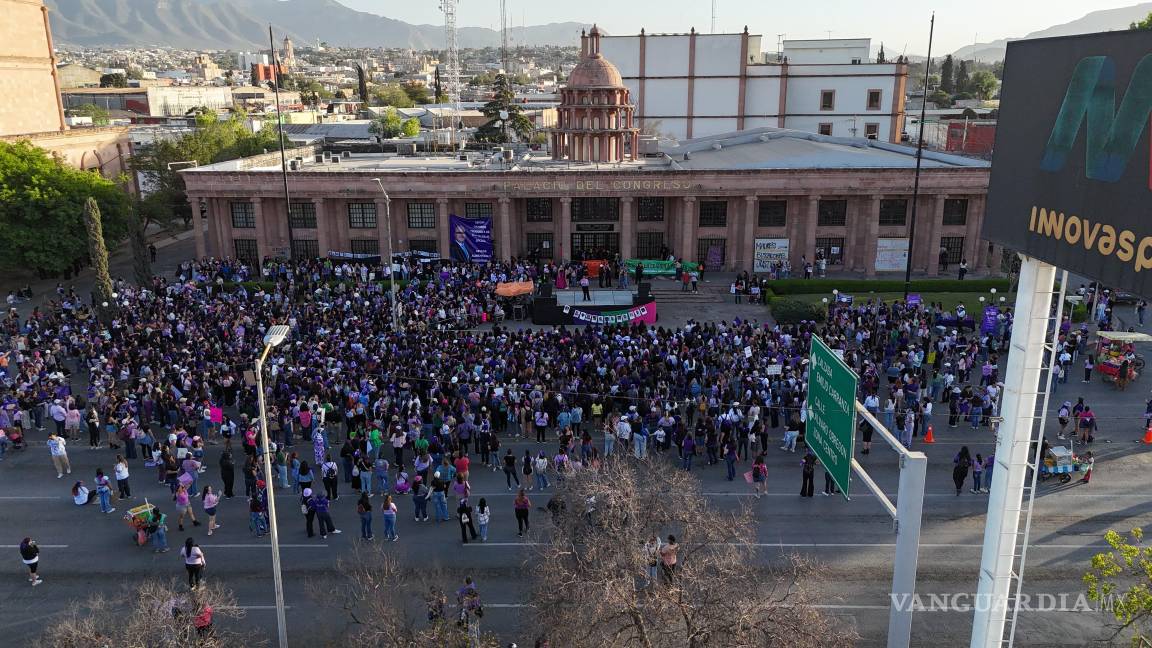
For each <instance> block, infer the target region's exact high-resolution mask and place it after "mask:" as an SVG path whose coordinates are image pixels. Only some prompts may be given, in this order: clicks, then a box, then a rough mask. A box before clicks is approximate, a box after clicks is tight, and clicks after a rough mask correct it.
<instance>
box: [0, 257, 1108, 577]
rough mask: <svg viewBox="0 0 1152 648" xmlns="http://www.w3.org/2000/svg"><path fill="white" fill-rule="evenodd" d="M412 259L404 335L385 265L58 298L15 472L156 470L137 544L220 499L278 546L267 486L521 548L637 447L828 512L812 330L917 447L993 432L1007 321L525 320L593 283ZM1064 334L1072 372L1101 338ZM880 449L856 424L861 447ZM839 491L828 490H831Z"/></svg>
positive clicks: (222, 274) (197, 568)
mask: <svg viewBox="0 0 1152 648" xmlns="http://www.w3.org/2000/svg"><path fill="white" fill-rule="evenodd" d="M402 265H403V268H402V271H401V273H399V274H400V276H401V277H402V279H403V281H401V282H399V284H402V285H399V284H398V287H397V289H396V295H397V299H398V309H397V310H398V321H399V325H400V326H399V330H395V329H394V328H393V324H392V316H393V315H392V307H391V301H390V300H391V299H392V296H391V295H392V293H391V289H390V286H388V285H387V284H386V283H381V281H380V279H379V278H378V275H377V273H378V272H379V271H380V268H379V267H376V268H373V267H371V266H369V265H366V264H358V263H352V262H340V261H336V262H333V261H327V260H314V261H307V262H295V263H290V262H285V261H269V262H266V263H265V264H264V265H263V266H262V267H258V268H252V267H248V266H246V265H244V264H242V263H240V262H237V261H235V260H206V261H200V262H186V263H184V264H182V265H181V266H180V268H179V270H178V271H177V274H176V276H170V277H155V278H154V279H153V281H152V283H151V284H149V285H147V286H143V287H139V286H132V285H129V284H127V283H126V282H117V283H116V285H115V286H114V292H115V296H114V297H113V303H111V304H109V307H108V308H107V309H104V310H105V311H106V312H107V315H106V316H105V318H104V319H103V321H102V320H101V318H100V317H98V316H97V309H95V308H93V304H92V298H91V297H88V298H87V299H86V298H85V297H83V296H81V295H78V294H77V293H76V292H75V291H74V290H69V289H65V288H64V287H60V288H59V289H58V292H57V294H56V295H53V296H51V299H50V300H48V301H46V302H45V303H43V304H41V305H40V306H38V307H36V308H35V309H33V310H32V311H31V312H30V314H28V315H26V316H21V315H20V314H19V313H18V312H17V311H16V310H15V309H13V310H12V311H11V312H10V313H9V314H8V315H7V316H6V317H4V318H3V319H2V320H0V339H2V340H3V341H4V343H5V344H7V345H8V346H7V348H6V349H3V356H2V358H3V367H4V368H5V369H6V370H7V371H6V375H5V372H3V371H0V375H3V376H4V377H3V385H2V386H0V429H2V430H4V431H5V435H4V437H2V438H0V458H3V454H4V452H5V451H6V450H8V449H9V446H10V445H11V442H12V441H13V440H25V441H26V440H28V439H34V440H36V441H46V446H47V450H36V449H35V447H34V448H33V450H34V451H37V452H41V451H43V452H45V462H46V463H47V462H48V458H49V457H51V460H52V464H51V465H52V469H53V470H54V471H55V473H56V474H57V477H59V478H60V479H61V480H62V482H61V483H62V488H71V496H72V497H73V499H74V501H75V504H77V505H79V506H87V505H88V504H89V502H94V503H96V504H97V505H98V507H99V509H100V510H101V511H103V512H105V513H107V514H112V513H114V512H115V511H116V510H117V508H116V506H115V504H116V503H117V502H116V501H115V500H117V499H119V500H121V501H124V500H128V499H130V498H133V497H134V495H135V494H137V493H139V492H141V491H142V490H143V489H142V488H141V487H140V485H139V484H138V482H139V481H146V480H147V479H155V481H156V482H157V484H156V485H155V486H154V487H153V488H152V489H150V491H151V492H153V493H155V488H156V487H160V485H162V488H163V489H164V492H166V493H167V494H168V495H170V496H171V499H167V498H165V499H160V500H154V501H157V502H158V505H157V506H156V507H154V509H153V510H152V511H151V512H150V513H149V516H150V517H149V518H148V519H145V520H144V521H143V524H142V525H141V532H142V535H141V541H142V542H148V543H150V544H151V546H152V547H153V548H154V550H155V551H158V552H165V551H167V550H168V533H169V532H170V529H171V527H172V526H173V525H175V526H176V527H177V529H179V530H181V531H183V530H184V529H185V524H186V523H188V524H190V525H192V526H201V525H207V526H206V529H205V531H206V532H207V534H208V535H212V534H213V533H217V530H216V529H217V528H218V526H219V525H217V524H216V520H215V515H216V511H217V507H221V506H231V505H232V504H231V502H228V500H231V499H233V498H237V497H241V496H242V497H244V498H245V499H246V500H247V505H246V506H247V507H248V510H249V513H250V529H249V530H250V532H251V533H252V534H255V535H258V536H259V535H263V534H264V533H266V532H267V531H268V520H267V508H268V507H267V492H268V489H269V488H273V487H278V488H280V489H283V493H285V494H287V493H289V492H290V493H292V496H290V497H289V500H288V501H289V508H293V509H295V508H298V509H299V510H300V515H301V518H303V519H302V525H303V526H304V528H305V531H306V533H307V535H308V536H309V537H312V536H313V535H316V534H318V535H320V536H321V537H325V536H327V535H328V534H330V533H340V532H341V529H340V528H339V526H338V524H337V522H340V523H342V524H343V523H347V522H349V521H351V520H353V519H355V518H359V521H360V525H359V528H360V537H361V538H362V539H363V540H364V541H366V542H367V541H372V540H374V539H376V538H377V535H376V531H375V528H374V525H375V524H376V523H380V526H381V536H382V537H383V539H385V540H390V541H397V540H399V538H400V537H401V536H402V531H403V526H404V522H401V520H405V521H406V520H414V522H413V523H416V524H422V523H424V522H426V521H428V520H429V519H430V517H432V518H434V519H435V520H436V521H440V522H455V524H454V526H458V527H459V531H460V536H461V541H462V542H465V543H467V542H473V541H480V542H483V541H485V540H486V539H487V537H488V528H489V525H490V524H493V523H494V522H493V521H494V520H497V519H500V518H505V517H506V518H507V519H509V520H511V519H515V520H516V525H517V529H518V533H520V534H521V535H523V534H525V533H528V532H529V531H530V526H529V518H530V511H532V510H534V508H541V507H546V505H547V503H548V499H547V498H548V495H546V494H545V493H548V491H549V489H550V488H551V486H552V482H554V481H555V480H557V479H564V478H565V475H567V474H568V473H571V472H572V471H577V470H586V469H594V468H595V467H596V466H598V465H599V462H601V461H603V460H604V459H605V458H606V457H609V456H618V455H624V454H627V455H631V456H633V457H636V458H641V459H643V458H646V457H648V456H650V455H654V457H653V459H654V460H656V461H665V462H667V463H668V464H669V465H672V466H675V467H678V468H680V469H683V470H712V469H713V468H711V467H712V466H717V468H715V470H723V471H724V475H725V477H726V479H728V480H731V481H737V480H740V481H744V480H747V481H748V483H749V486H748V488H749V494H750V495H754V496H756V497H759V496H760V495H761V494H762V493H764V492H766V491H770V490H777V491H780V490H784V489H786V488H787V489H788V490H791V488H792V487H791V486H787V487H786V486H784V482H785V479H787V480H789V481H791V479H792V477H787V478H785V477H775V476H774V477H773V479H772V480H769V479H768V475H767V469H766V468H765V465H766V464H765V459H766V456H767V455H768V454H769V453H774V452H797V451H798V450H799V451H800V453H799V456H798V457H797V461H796V465H797V466H798V469H797V474H795V476H796V477H799V478H800V479H799V481H800V486H801V488H800V494H801V495H802V496H812V495H813V493H814V484H813V482H814V480H815V477H814V476H815V474H816V471H817V468H818V462H817V461H816V458H815V456H814V455H812V454H811V453H810V452H805V445H804V440H805V432H806V421H807V416H808V413H807V412H806V410H805V398H806V393H807V381H808V378H809V376H808V354H809V347H810V343H811V338H812V336H814V335H819V336H820V337H821V338H822V339H823V340H824V341H825V342H827V343H828V344H829V345H830V346H831V347H832V348H833V349H834V350H835V351H836V352H837V353H838V354H840V355H842V357H843V359H844V361H845V362H846V363H847V364H848V365H849V366H850V367H852V368H853V369H854V370H855V371H856V372H857V373H858V374H859V376H860V393H859V395H858V398H859V400H860V401H861V402H862V403H863V404H864V406H865V407H866V408H867V409H868V410H869V411H871V412H872V413H873V414H875V415H876V417H877V418H878V419H879V420H881V421H882V422H883V423H884V425H885V426H886V427H887V428H888V429H889V430H891V431H892V433H893V434H894V435H895V436H896V437H897V438H898V439H899V440H900V442H901V443H903V444H905V445H907V446H912V445H913V443H915V442H916V441H915V440H916V439H917V438H918V437H922V436H923V435H924V434H925V433H926V432H927V430H928V429H929V427H931V426H937V427H939V426H943V425H948V426H950V427H953V428H955V427H958V426H961V425H963V426H966V427H968V428H970V429H971V430H972V435H971V440H972V443H973V445H984V446H990V445H991V444H992V441H993V435H992V434H991V432H993V431H994V429H995V427H996V425H997V420H998V414H999V408H1000V402H1001V397H1002V394H1003V391H1002V385H1001V383H1000V380H1001V375H1000V372H1001V367H1002V366H1003V357H1004V355H1005V353H1006V351H1007V349H1008V340H1009V337H1010V335H1011V330H1012V314H1011V310H1010V309H1008V308H1003V309H1001V312H1000V314H999V316H998V318H997V320H996V322H995V325H994V326H991V327H990V328H989V327H984V328H983V330H981V329H979V328H978V329H976V330H971V329H965V328H952V327H950V326H941V325H939V320H940V316H941V315H942V314H944V313H942V312H941V310H942V309H941V308H940V307H938V306H936V305H932V304H924V305H918V306H908V305H905V304H903V303H901V302H895V303H881V302H876V301H863V300H861V301H860V302H858V303H855V304H842V303H834V304H832V305H831V306H830V307H829V311H828V319H827V321H826V322H823V323H816V322H801V323H798V324H790V325H770V324H765V323H762V322H761V321H758V319H757V318H750V319H748V320H740V319H737V320H732V321H718V322H696V321H690V322H689V323H688V324H687V325H686V326H684V327H679V328H665V327H660V326H645V325H635V326H623V325H619V326H607V327H601V326H584V327H573V328H555V327H553V328H520V329H517V328H513V327H510V326H508V325H506V324H504V323H503V322H502V321H503V320H504V315H505V313H504V309H503V307H502V304H501V302H500V300H498V299H497V298H496V297H495V295H494V293H493V291H494V288H495V285H496V284H497V283H499V282H504V281H520V280H540V279H543V278H548V279H551V280H555V279H556V277H557V276H559V275H563V276H565V277H566V278H565V279H561V283H568V282H570V281H571V280H572V278H575V279H576V285H578V284H579V279H580V276H579V273H580V272H581V267H582V266H578V265H577V266H571V267H568V266H556V265H551V264H541V263H539V262H527V261H518V262H513V263H501V264H488V265H483V266H481V265H476V264H460V263H440V262H425V261H423V260H420V259H416V258H411V259H407V260H406V261H405V262H404V263H403V264H402ZM570 276H571V277H570ZM569 277H570V278H569ZM960 319H961V320H962V319H963V318H960ZM273 324H286V325H288V326H289V327H290V329H291V333H290V335H289V337H288V339H287V341H286V342H285V343H284V344H283V345H282V346H280V347H277V348H276V349H275V350H274V351H273V354H272V356H271V359H270V360H269V364H268V366H267V368H266V375H265V386H266V388H267V389H268V392H267V395H268V425H267V428H268V434H269V437H270V440H271V441H272V442H273V448H274V450H273V453H274V456H273V462H272V463H273V474H265V473H264V470H263V463H262V461H260V458H261V457H260V452H261V443H260V441H261V439H260V436H259V435H260V434H261V429H260V425H259V424H258V416H259V415H258V409H257V394H256V389H255V383H254V380H253V374H252V369H253V359H254V357H255V356H256V355H257V354H258V353H259V351H260V350H261V348H262V347H263V345H264V341H263V337H264V334H265V332H266V330H267V329H268V328H269V326H271V325H273ZM1062 326H1063V330H1064V332H1065V333H1066V335H1065V336H1063V338H1062V339H1063V342H1062V345H1063V346H1064V347H1065V349H1064V350H1066V351H1067V356H1068V359H1067V362H1068V363H1075V362H1077V361H1078V354H1084V353H1085V341H1086V340H1085V333H1086V329H1083V330H1082V329H1079V328H1077V327H1073V326H1072V325H1071V324H1070V323H1068V322H1067V321H1065V322H1064V323H1063V324H1062ZM1061 357H1062V359H1063V355H1062V356H1061ZM1081 405H1083V403H1081ZM1085 407H1086V406H1085ZM1089 409H1090V408H1089ZM1083 410H1084V408H1083V407H1082V408H1081V409H1080V411H1079V412H1077V417H1078V418H1077V421H1078V424H1079V421H1081V420H1082V417H1080V414H1081V413H1082V412H1083ZM1092 423H1093V424H1094V421H1093V422H1092ZM872 439H873V431H872V428H871V426H869V425H867V424H862V425H861V427H860V444H859V445H858V449H859V452H861V453H862V454H867V453H869V452H870V451H871V445H872ZM513 445H514V446H515V449H514V448H513V447H511V446H513ZM79 446H87V447H89V448H108V450H107V452H108V454H107V458H108V462H107V469H105V470H102V471H101V472H99V473H98V474H96V475H94V476H91V475H83V476H80V475H74V476H70V475H72V468H71V465H70V462H69V459H68V455H69V453H70V452H75V451H76V448H77V447H79ZM973 455H974V456H973ZM973 455H970V454H969V453H968V452H967V448H965V449H964V451H963V452H962V453H958V454H957V457H956V468H957V472H955V473H954V476H955V475H956V474H959V471H960V469H961V468H962V469H963V471H962V472H963V474H964V476H967V475H968V473H969V470H971V471H972V474H973V478H974V480H975V481H974V482H973V486H972V488H971V489H969V490H971V491H972V492H974V493H980V492H985V493H986V492H987V487H988V485H989V484H990V483H991V471H992V466H993V465H994V464H993V458H992V457H991V456H990V455H991V452H990V451H989V453H988V455H989V456H982V455H980V454H974V453H973ZM961 464H963V465H961ZM738 466H740V468H739V469H738ZM0 467H2V464H0ZM483 468H488V469H491V470H494V471H497V472H502V473H503V477H504V480H503V481H504V483H505V485H506V486H507V488H508V490H509V491H513V492H515V499H514V504H513V509H512V510H507V511H504V510H497V509H496V508H495V507H493V506H491V505H490V504H489V503H488V502H487V501H486V500H485V499H484V498H477V497H473V496H472V493H471V491H472V487H471V483H470V476H471V475H472V474H473V473H474V472H475V471H476V470H478V469H483ZM237 472H238V473H239V483H238V482H237ZM981 474H982V475H983V481H981ZM65 477H68V480H67V481H64V478H65ZM741 477H742V479H741ZM962 479H963V478H962ZM241 487H242V488H243V490H242V491H241ZM956 488H957V493H958V494H959V493H960V490H961V484H960V483H957V485H956ZM835 490H836V487H835V484H834V483H832V480H831V479H830V478H829V477H827V476H826V477H825V487H824V493H825V494H831V493H834V492H835ZM283 498H284V496H283V495H281V496H280V498H278V500H277V501H278V502H283V501H284V499H283ZM533 498H535V499H536V500H537V501H536V503H535V506H534V504H533V501H532V499H533ZM338 501H339V503H338ZM346 501H349V502H352V504H344V502H346ZM353 504H354V506H355V511H353ZM121 513H122V514H123V509H121ZM229 531H230V532H233V533H235V532H236V531H233V530H231V529H229ZM191 542H192V545H187V544H185V545H182V547H181V553H182V555H183V557H184V561H185V564H186V565H187V567H188V581H189V585H190V586H191V587H193V588H195V587H196V586H197V585H198V584H199V582H200V581H199V579H200V573H201V572H202V571H203V569H204V565H205V556H204V554H203V552H202V551H200V549H199V548H198V547H196V546H195V542H194V541H191ZM674 560H675V558H674V556H673V562H674ZM32 576H33V578H32V579H31V582H33V584H38V583H39V582H42V581H40V580H38V578H37V577H36V574H35V572H33V574H32Z"/></svg>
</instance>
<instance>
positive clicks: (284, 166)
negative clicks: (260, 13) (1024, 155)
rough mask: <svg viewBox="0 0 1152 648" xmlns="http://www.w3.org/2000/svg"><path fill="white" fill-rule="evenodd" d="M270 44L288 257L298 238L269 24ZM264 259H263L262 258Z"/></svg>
mask: <svg viewBox="0 0 1152 648" xmlns="http://www.w3.org/2000/svg"><path fill="white" fill-rule="evenodd" d="M268 46H269V47H271V48H272V89H273V90H274V91H275V92H276V127H277V128H276V139H277V140H279V141H280V177H281V179H282V180H283V181H284V215H285V216H286V217H287V218H288V258H289V259H291V258H292V257H293V256H295V252H296V239H295V238H294V237H293V236H292V200H291V198H289V197H288V155H287V153H285V152H284V112H283V111H282V110H281V109H280V61H279V58H278V57H277V56H276V40H275V39H274V38H273V37H272V25H268ZM261 261H263V259H261Z"/></svg>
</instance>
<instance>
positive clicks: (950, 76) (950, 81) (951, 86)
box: [940, 54, 956, 94]
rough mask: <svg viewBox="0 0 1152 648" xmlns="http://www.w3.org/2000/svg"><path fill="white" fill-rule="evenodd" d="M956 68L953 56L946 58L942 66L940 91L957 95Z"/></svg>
mask: <svg viewBox="0 0 1152 648" xmlns="http://www.w3.org/2000/svg"><path fill="white" fill-rule="evenodd" d="M955 66H956V63H955V62H954V61H953V60H952V55H951V54H949V55H948V56H945V57H944V62H943V63H941V64H940V89H941V90H943V91H944V92H947V93H948V94H955V93H956V77H955V69H956V68H955Z"/></svg>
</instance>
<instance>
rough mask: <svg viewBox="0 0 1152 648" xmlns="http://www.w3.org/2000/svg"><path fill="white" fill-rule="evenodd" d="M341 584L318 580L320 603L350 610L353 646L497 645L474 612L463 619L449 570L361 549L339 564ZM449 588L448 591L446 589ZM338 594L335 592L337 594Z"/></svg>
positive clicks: (493, 647) (349, 633) (490, 647)
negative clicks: (419, 565)
mask: <svg viewBox="0 0 1152 648" xmlns="http://www.w3.org/2000/svg"><path fill="white" fill-rule="evenodd" d="M336 572H337V573H338V574H339V576H338V577H337V579H338V582H336V583H317V584H316V586H315V587H311V588H309V589H311V590H312V591H315V592H322V593H323V594H322V595H321V596H320V598H319V602H320V603H321V604H322V605H325V606H328V607H333V606H335V607H338V608H339V609H340V610H341V611H342V612H343V613H344V615H345V619H346V620H347V628H346V631H345V633H344V639H345V640H346V641H347V642H348V643H349V644H350V645H364V646H375V647H378V648H424V647H426V646H439V647H443V648H496V647H497V646H499V645H500V643H499V641H497V640H496V639H495V638H494V637H491V636H487V635H484V634H482V633H480V632H479V630H478V628H479V623H478V620H477V619H476V618H475V617H472V618H471V623H470V624H469V623H461V622H460V617H459V614H458V608H456V607H455V591H454V590H453V589H451V588H452V585H450V583H453V582H456V583H459V582H460V581H461V577H460V576H456V577H455V578H454V579H453V578H452V577H450V576H449V575H448V574H445V573H442V572H439V571H436V570H429V569H427V568H421V569H414V568H407V567H404V566H403V565H402V564H401V562H400V560H398V559H397V558H396V557H395V556H393V555H392V554H387V553H383V552H381V551H378V550H377V551H372V550H369V549H363V548H357V549H356V550H355V551H354V552H353V554H352V555H351V556H349V557H347V558H341V559H340V560H339V561H338V562H337V565H336ZM446 592H447V593H446ZM333 593H335V595H333Z"/></svg>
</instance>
